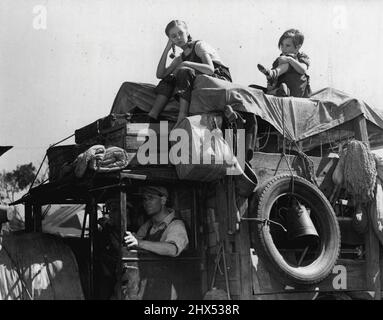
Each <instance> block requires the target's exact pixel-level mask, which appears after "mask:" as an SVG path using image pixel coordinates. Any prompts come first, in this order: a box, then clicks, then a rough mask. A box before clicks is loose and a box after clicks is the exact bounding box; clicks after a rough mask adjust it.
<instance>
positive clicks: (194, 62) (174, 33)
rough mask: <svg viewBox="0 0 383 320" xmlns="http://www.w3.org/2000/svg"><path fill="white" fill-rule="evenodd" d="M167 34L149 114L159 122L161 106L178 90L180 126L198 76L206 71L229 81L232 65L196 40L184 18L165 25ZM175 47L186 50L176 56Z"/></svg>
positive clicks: (186, 113) (205, 44)
mask: <svg viewBox="0 0 383 320" xmlns="http://www.w3.org/2000/svg"><path fill="white" fill-rule="evenodd" d="M165 33H166V35H167V36H168V42H167V44H166V47H165V49H164V52H163V53H162V56H161V59H160V61H159V63H158V67H157V78H159V79H162V80H161V81H160V83H159V84H158V85H157V87H156V89H155V92H156V94H157V96H156V100H155V103H154V105H153V107H152V109H151V111H150V112H149V114H148V115H149V117H150V119H149V121H150V122H156V121H157V118H158V116H159V114H160V113H161V111H162V109H163V108H164V107H165V105H166V104H167V102H168V100H169V99H170V98H171V97H172V95H173V93H175V98H176V99H177V100H179V102H180V110H179V114H178V119H177V123H176V125H175V127H177V125H178V124H179V123H180V122H181V121H182V120H183V119H184V118H185V117H187V116H188V111H189V104H190V99H191V91H192V89H193V83H194V80H195V78H196V76H197V75H199V74H206V75H209V76H211V77H215V78H219V79H222V80H226V81H230V82H231V81H232V80H231V75H230V72H229V68H228V67H227V66H225V65H224V64H223V62H222V60H221V58H220V57H219V55H218V54H217V52H216V50H215V49H214V48H212V47H211V46H210V45H208V44H207V43H206V42H204V41H199V40H197V41H193V40H192V37H191V36H190V34H189V31H188V29H187V26H186V23H185V22H184V21H181V20H173V21H171V22H170V23H169V24H168V25H167V26H166V28H165ZM175 46H177V47H180V48H181V49H182V50H183V52H182V54H181V55H179V56H177V57H174V54H175ZM170 51H172V53H171V54H170V57H171V58H173V59H174V60H173V61H172V62H171V63H170V65H169V66H166V60H167V57H168V55H169V52H170ZM174 89H176V91H175V92H174Z"/></svg>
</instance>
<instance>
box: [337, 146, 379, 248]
mask: <svg viewBox="0 0 383 320" xmlns="http://www.w3.org/2000/svg"><path fill="white" fill-rule="evenodd" d="M332 180H333V182H334V186H335V188H334V192H333V194H332V195H331V197H330V198H332V199H333V200H336V198H337V195H339V191H340V188H342V187H344V188H345V189H346V191H347V192H348V193H349V194H351V195H352V199H353V202H354V206H355V212H354V214H353V227H354V229H355V230H356V231H357V232H359V233H361V234H363V233H365V232H367V230H368V225H369V219H370V220H371V225H372V228H373V230H374V232H375V234H376V236H377V237H378V238H379V240H380V242H381V243H382V244H383V186H382V181H383V158H382V157H381V156H378V155H376V154H373V153H372V152H371V150H370V148H369V146H368V145H367V144H366V143H365V142H362V141H358V140H352V141H350V142H349V143H347V145H346V146H345V150H342V152H341V153H340V158H339V161H338V163H337V166H336V168H335V170H334V172H333V175H332ZM335 190H337V191H336V192H335ZM333 202H334V201H333Z"/></svg>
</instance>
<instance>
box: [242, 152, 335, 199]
mask: <svg viewBox="0 0 383 320" xmlns="http://www.w3.org/2000/svg"><path fill="white" fill-rule="evenodd" d="M286 159H287V161H288V163H289V166H290V168H291V170H292V172H293V173H294V174H296V175H298V176H303V177H305V172H304V168H305V166H304V163H303V161H302V158H301V157H298V156H294V155H286ZM286 159H281V154H279V153H263V152H254V157H253V159H252V160H251V161H250V163H251V166H252V168H253V169H254V171H255V173H256V175H257V177H258V179H259V184H261V183H262V182H263V181H265V180H267V179H270V178H272V177H273V176H275V175H276V174H278V175H279V174H290V170H289V167H288V165H287V162H286ZM309 159H310V160H311V161H312V162H313V166H314V172H315V176H316V179H317V183H318V185H319V188H320V189H321V190H322V192H324V193H325V195H327V194H331V191H332V186H333V183H332V179H331V176H332V173H333V171H334V169H335V167H336V164H337V162H338V159H336V158H320V157H309ZM278 164H279V167H278Z"/></svg>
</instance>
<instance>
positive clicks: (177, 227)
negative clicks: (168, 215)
mask: <svg viewBox="0 0 383 320" xmlns="http://www.w3.org/2000/svg"><path fill="white" fill-rule="evenodd" d="M161 241H165V242H169V243H173V244H174V245H175V246H176V247H177V253H176V256H178V255H179V254H180V253H181V252H182V251H184V250H185V249H186V248H187V246H188V244H189V239H188V235H187V232H186V228H185V224H184V223H183V222H182V221H181V220H176V221H173V222H172V223H171V224H169V226H168V227H167V228H166V231H165V232H164V234H163V239H161Z"/></svg>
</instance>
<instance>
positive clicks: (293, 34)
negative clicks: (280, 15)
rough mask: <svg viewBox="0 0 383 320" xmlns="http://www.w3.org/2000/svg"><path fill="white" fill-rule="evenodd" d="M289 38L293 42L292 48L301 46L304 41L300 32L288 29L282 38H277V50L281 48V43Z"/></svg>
mask: <svg viewBox="0 0 383 320" xmlns="http://www.w3.org/2000/svg"><path fill="white" fill-rule="evenodd" d="M289 38H291V39H292V40H293V43H294V46H295V47H297V46H299V45H302V44H303V41H304V40H305V37H304V35H303V33H302V32H300V31H299V30H297V29H289V30H287V31H285V32H284V33H283V34H282V36H281V37H280V38H279V41H278V48H280V47H281V46H282V42H283V40H285V39H289Z"/></svg>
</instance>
